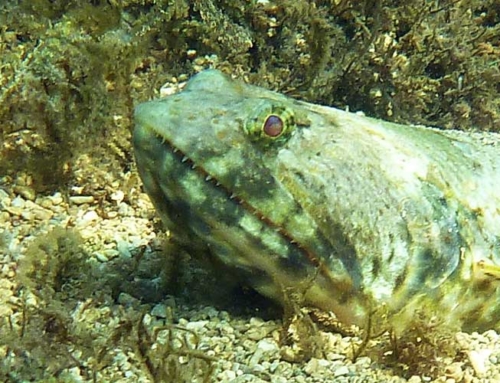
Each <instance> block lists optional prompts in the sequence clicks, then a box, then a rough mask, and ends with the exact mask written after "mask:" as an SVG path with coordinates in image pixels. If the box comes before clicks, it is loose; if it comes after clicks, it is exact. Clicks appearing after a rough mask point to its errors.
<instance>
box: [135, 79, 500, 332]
mask: <svg viewBox="0 0 500 383" xmlns="http://www.w3.org/2000/svg"><path fill="white" fill-rule="evenodd" d="M135 121H136V128H135V131H134V148H135V155H136V160H137V165H138V169H139V172H140V175H141V178H142V180H143V183H144V187H145V189H146V191H147V193H148V194H149V196H150V197H151V199H152V201H153V204H154V205H155V208H156V210H157V211H158V213H159V215H160V216H161V218H162V220H163V222H164V223H165V225H166V226H167V227H168V228H169V229H170V230H171V231H172V233H173V235H174V236H175V237H176V238H177V240H178V241H179V242H180V243H182V244H184V245H185V246H186V247H187V248H189V249H190V250H191V251H192V252H210V253H211V254H213V255H214V256H215V257H217V258H218V259H219V260H220V261H222V262H223V263H224V264H226V265H227V266H229V268H233V269H234V270H235V275H238V276H242V277H243V278H245V281H246V283H249V284H250V285H252V286H253V287H254V288H255V289H256V290H258V291H259V292H261V293H262V294H264V295H266V296H269V297H271V298H273V299H275V300H277V301H278V302H282V301H283V300H284V299H285V298H284V294H285V291H288V290H289V289H294V288H297V289H298V288H299V286H301V289H303V293H304V301H305V303H306V304H308V305H312V306H316V307H318V308H320V309H323V310H326V311H332V312H333V313H334V314H335V315H336V316H337V318H338V319H339V320H340V321H342V322H344V323H345V324H355V325H359V326H364V324H365V323H367V320H368V319H369V317H370V315H371V313H373V312H376V311H377V310H379V309H381V308H383V312H384V313H385V314H384V315H387V316H388V317H389V318H391V320H392V322H393V323H395V324H397V325H396V327H398V326H399V327H400V328H404V327H405V326H407V324H408V325H409V324H410V323H411V318H412V317H413V316H414V315H416V313H417V312H424V313H426V314H428V315H432V316H438V317H439V318H440V319H442V320H443V321H444V322H446V323H450V324H453V325H459V326H461V327H463V328H466V329H483V328H490V327H495V326H497V325H498V322H499V321H500V303H499V302H500V299H499V298H500V290H499V287H498V286H499V285H498V280H499V279H500V192H499V188H500V146H498V145H497V142H500V140H499V139H498V136H497V135H495V134H482V135H479V134H467V133H463V132H457V131H440V130H437V129H431V128H426V127H417V126H405V125H398V124H393V123H389V122H385V121H381V120H376V119H372V118H367V117H364V116H361V115H357V114H353V113H348V112H345V111H341V110H338V109H334V108H329V107H324V106H319V105H314V104H309V103H305V102H301V101H297V100H294V99H290V98H287V97H285V96H284V95H281V94H278V93H275V92H272V91H269V90H265V89H262V88H258V87H254V86H251V85H246V84H243V83H240V82H237V81H233V80H231V79H229V78H228V77H226V76H225V75H223V74H221V73H220V72H218V71H216V70H207V71H204V72H201V73H199V74H198V75H196V76H195V77H193V78H192V79H191V80H190V81H189V82H188V83H187V85H186V87H185V88H184V89H183V90H182V91H181V92H179V93H177V94H174V95H171V96H168V97H166V98H164V99H160V100H155V101H150V102H146V103H143V104H141V105H139V106H137V108H136V111H135Z"/></svg>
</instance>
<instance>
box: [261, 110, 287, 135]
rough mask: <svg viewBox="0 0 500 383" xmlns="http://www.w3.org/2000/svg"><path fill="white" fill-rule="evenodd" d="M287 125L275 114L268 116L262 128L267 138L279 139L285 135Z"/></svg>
mask: <svg viewBox="0 0 500 383" xmlns="http://www.w3.org/2000/svg"><path fill="white" fill-rule="evenodd" d="M284 129H285V125H284V123H283V120H282V119H281V118H280V117H279V116H276V115H274V114H272V115H270V116H268V117H267V118H266V121H265V122H264V125H263V126H262V131H263V132H264V134H265V135H266V136H269V137H273V138H275V137H279V136H281V134H282V133H283V131H284Z"/></svg>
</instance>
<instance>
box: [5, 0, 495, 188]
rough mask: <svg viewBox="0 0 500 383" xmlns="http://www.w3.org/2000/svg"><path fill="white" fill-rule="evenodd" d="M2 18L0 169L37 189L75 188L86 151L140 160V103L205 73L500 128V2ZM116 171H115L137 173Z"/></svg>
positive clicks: (137, 4) (22, 13)
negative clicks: (136, 136) (135, 111)
mask: <svg viewBox="0 0 500 383" xmlns="http://www.w3.org/2000/svg"><path fill="white" fill-rule="evenodd" d="M1 10H2V12H1V13H0V15H1V16H0V21H2V25H3V27H2V33H1V37H0V51H1V53H2V59H1V60H0V68H1V70H2V78H1V80H0V84H1V85H2V86H1V91H0V118H1V119H2V121H4V124H2V127H1V130H0V143H1V144H2V145H1V148H0V154H1V155H2V158H3V159H4V160H3V161H2V162H1V163H0V173H4V174H16V172H19V171H24V172H27V173H29V174H31V175H32V176H33V179H34V181H33V183H34V187H35V189H37V190H42V191H43V190H51V189H54V188H57V187H60V186H65V185H69V184H71V183H72V182H74V178H75V175H74V168H75V166H77V160H78V158H79V156H81V155H83V154H87V155H90V156H92V157H95V158H96V161H99V160H101V161H102V160H103V159H104V158H109V152H110V147H109V145H113V144H114V143H118V146H119V147H122V148H124V150H125V151H127V150H130V145H129V143H128V140H129V138H130V130H131V124H132V120H131V116H132V107H133V105H134V104H135V103H137V102H140V101H142V100H145V99H148V98H151V97H153V96H155V95H156V94H157V90H158V89H159V87H160V86H161V85H162V84H163V83H164V82H165V81H167V80H170V79H177V78H185V77H186V76H189V75H191V74H193V73H195V72H196V71H199V70H201V69H203V68H204V67H207V66H215V67H218V68H219V69H222V70H223V71H225V72H229V73H232V74H235V75H237V76H240V77H245V78H246V79H248V80H249V81H251V82H253V83H255V84H258V85H262V86H266V87H269V88H272V89H276V90H279V91H282V92H285V93H287V94H290V95H292V96H294V97H298V98H301V99H304V100H307V101H311V102H317V103H322V104H327V105H334V106H338V107H341V108H346V107H348V108H350V109H351V110H361V111H364V112H365V113H367V114H369V115H371V116H374V117H379V118H384V119H389V120H393V121H397V122H402V123H421V124H426V125H437V126H441V127H443V128H451V127H453V128H460V129H471V128H477V129H482V130H492V131H495V130H496V129H498V128H497V127H498V126H500V124H499V122H500V117H499V116H500V105H499V103H500V101H498V100H499V99H500V98H499V97H498V93H499V89H498V86H497V84H498V83H499V82H500V81H499V78H500V72H499V69H498V68H499V65H497V64H498V62H499V58H498V57H499V49H500V48H499V46H500V20H499V19H500V18H499V17H498V14H499V13H500V12H499V10H498V5H497V4H496V3H495V1H494V0H488V1H487V2H482V1H473V2H470V1H461V0H447V1H437V0H435V1H424V0H412V1H410V2H406V3H405V4H399V3H394V2H392V1H389V0H384V1H380V2H373V1H368V0H367V1H359V2H354V1H350V0H338V1H325V0H321V1H320V0H316V1H306V0H299V1H295V0H279V1H273V2H248V1H243V0H226V1H193V2H188V1H185V0H161V1H152V0H131V1H124V2H115V1H109V2H108V1H92V2H90V3H88V4H85V5H84V6H81V4H80V3H79V2H73V1H69V2H67V1H58V0H55V1H48V0H37V1H33V2H22V3H21V4H18V2H16V1H7V2H5V3H4V4H3V5H2V6H1ZM463 36H470V38H466V39H464V38H463ZM114 161H115V162H116V163H117V164H118V166H110V168H109V172H112V171H113V169H123V168H130V164H129V162H130V161H131V159H124V158H116V159H114Z"/></svg>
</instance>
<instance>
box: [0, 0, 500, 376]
mask: <svg viewBox="0 0 500 383" xmlns="http://www.w3.org/2000/svg"><path fill="white" fill-rule="evenodd" d="M0 21H1V23H0V356H1V357H0V359H1V361H0V381H5V382H21V381H44V382H73V381H85V382H86V381H89V382H90V381H96V382H101V381H106V382H107V381H110V382H111V381H112V382H118V381H122V382H126V381H130V382H137V381H143V382H163V381H176V382H183V381H186V382H187V381H190V382H191V381H199V382H202V381H205V382H209V381H210V382H211V381H240V382H244V381H252V382H254V381H255V382H259V381H273V382H285V381H289V382H309V381H311V382H312V381H316V382H318V381H325V382H327V381H346V382H347V381H394V382H399V381H401V382H404V381H411V382H412V383H417V382H421V381H422V382H423V381H440V382H452V381H453V382H459V381H464V382H465V381H468V382H476V381H477V382H479V381H495V379H497V380H499V379H500V359H499V358H500V340H499V338H498V335H497V333H496V332H495V331H489V332H487V333H485V334H481V335H480V334H463V333H459V334H455V333H452V332H451V331H450V330H449V329H446V328H444V329H443V328H439V326H438V325H435V324H428V326H429V328H426V329H425V334H421V333H418V331H420V330H421V329H416V332H417V334H416V335H415V334H410V335H411V336H410V335H409V338H408V339H406V338H405V339H398V340H395V339H391V338H390V337H389V336H385V337H381V338H379V339H373V340H372V341H371V343H370V344H369V345H368V346H367V347H366V350H365V349H363V352H362V353H361V356H359V357H358V358H356V360H354V361H353V360H352V356H353V349H354V348H356V347H358V346H360V345H363V347H365V346H366V345H365V344H364V340H363V336H362V334H356V333H353V334H351V333H349V334H345V333H344V334H339V333H336V332H334V331H332V327H328V326H327V325H326V324H323V326H325V327H321V326H320V325H318V324H316V323H313V321H311V319H310V318H311V316H313V314H311V313H309V312H303V311H302V310H301V308H300V307H295V306H293V307H292V308H291V310H292V313H290V312H289V313H287V315H288V317H287V318H284V319H285V322H286V321H287V320H291V319H292V318H293V319H294V320H296V321H297V322H296V323H297V324H296V326H297V328H296V329H295V333H294V334H291V335H290V334H285V335H284V334H283V328H284V326H283V323H282V313H281V312H280V310H279V309H278V308H276V307H274V306H273V305H272V304H271V303H269V302H265V301H263V299H262V298H260V297H256V296H255V295H254V294H253V293H252V292H251V291H247V290H246V289H236V290H235V291H234V293H233V292H232V293H231V294H229V293H227V291H228V290H227V289H233V287H232V286H230V284H229V287H228V285H226V284H221V286H219V284H220V282H219V277H218V276H217V274H216V273H217V272H216V271H215V272H214V271H213V270H211V266H210V265H206V264H204V263H203V261H199V260H196V261H195V260H193V259H192V258H191V257H190V255H189V254H184V253H182V252H181V251H180V250H179V249H176V248H175V247H174V246H173V245H171V244H170V242H169V238H168V233H163V231H162V229H161V225H160V222H159V220H158V219H157V218H156V216H155V213H154V210H153V208H152V206H151V204H150V202H149V199H148V198H147V196H146V195H145V194H144V193H143V191H142V189H141V188H142V186H141V182H140V180H139V178H138V175H137V171H136V168H135V163H134V158H133V154H132V148H131V132H132V129H133V126H132V115H133V108H134V106H135V105H137V104H138V103H140V102H143V101H146V100H149V99H152V98H157V97H160V96H161V95H162V94H168V93H169V92H171V91H172V90H175V89H177V88H178V87H179V86H180V84H181V83H183V82H184V81H186V80H187V79H188V78H189V77H191V76H192V75H193V74H195V73H198V72H200V71H201V70H203V69H206V68H217V69H219V70H221V71H223V72H225V73H227V74H230V75H232V76H234V77H236V78H239V79H242V80H244V81H247V82H249V83H252V84H255V85H259V86H263V87H265V88H268V89H273V90H276V91H279V92H281V93H284V94H286V95H288V96H291V97H294V98H297V99H301V100H304V101H308V102H312V103H318V104H323V105H330V106H335V107H338V108H341V109H346V108H348V109H349V110H350V111H362V112H364V113H365V114H366V115H368V116H372V117H376V118H380V119H384V120H389V121H394V122H398V123H404V124H423V125H429V126H438V127H441V128H443V129H460V130H466V131H489V132H498V130H499V129H500V95H499V93H500V69H499V67H500V2H499V1H498V0H487V1H475V0H473V1H457V0H454V1H452V0H448V1H438V0H419V1H417V0H415V1H413V0H412V1H406V2H395V1H388V0H381V1H373V0H371V1H349V0H330V1H320V0H318V1H304V0H282V1H278V0H277V1H272V0H270V1H266V0H262V1H244V0H240V1H238V0H227V1H213V0H208V1H183V0H157V1H154V0H151V1H148V0H135V1H126V0H124V1H116V0H108V1H99V0H91V1H86V2H82V1H59V0H33V1H22V0H17V1H14V0H4V1H3V2H2V4H1V5H0ZM196 262H198V263H196ZM213 285H217V286H218V288H212V286H213ZM235 302H236V303H235ZM293 310H296V311H293ZM326 322H328V320H326ZM288 330H290V329H289V328H288ZM297 334H298V335H297ZM423 335H426V336H423ZM319 344H321V346H318V345H319ZM286 347H288V349H287V348H286ZM354 354H355V352H354ZM481 379H482V380H481Z"/></svg>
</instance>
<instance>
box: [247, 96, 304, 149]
mask: <svg viewBox="0 0 500 383" xmlns="http://www.w3.org/2000/svg"><path fill="white" fill-rule="evenodd" d="M296 127H297V126H296V123H295V114H294V111H293V110H292V109H291V108H289V107H288V106H287V105H284V104H282V103H279V102H277V101H274V100H261V102H260V103H259V104H257V106H256V107H255V108H254V110H252V111H251V113H249V116H248V118H247V119H246V120H245V123H244V131H245V133H246V134H247V135H248V136H249V138H250V139H251V140H252V141H254V142H256V143H257V144H259V145H263V146H268V145H280V144H283V143H284V142H286V140H287V139H288V138H289V137H290V135H291V134H292V133H293V131H294V130H295V129H296Z"/></svg>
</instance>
